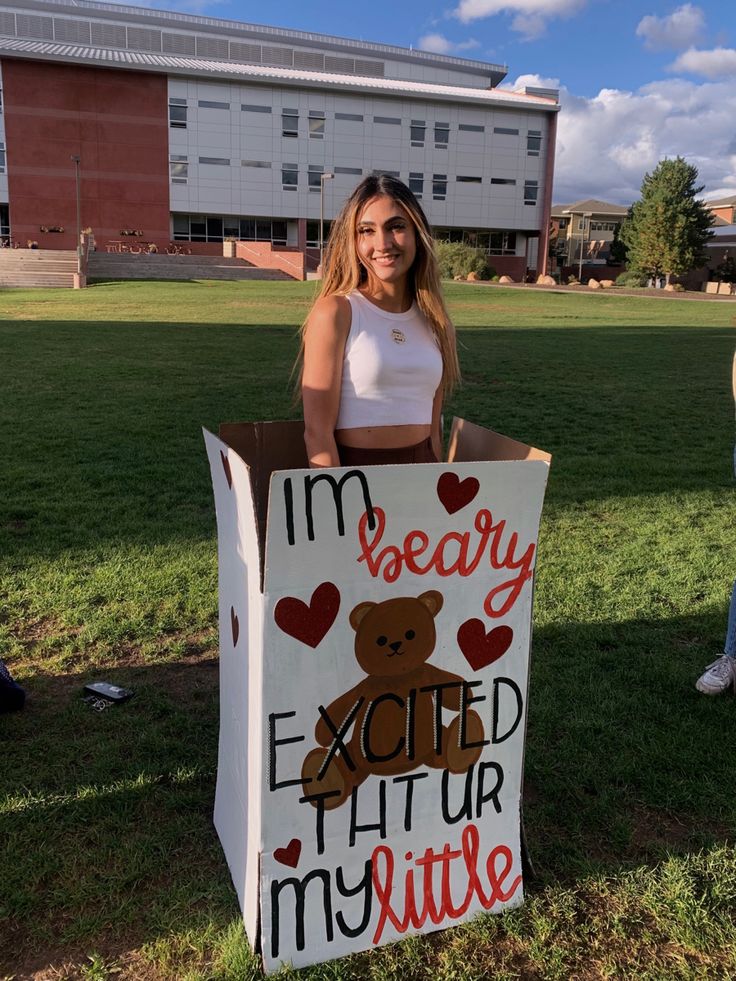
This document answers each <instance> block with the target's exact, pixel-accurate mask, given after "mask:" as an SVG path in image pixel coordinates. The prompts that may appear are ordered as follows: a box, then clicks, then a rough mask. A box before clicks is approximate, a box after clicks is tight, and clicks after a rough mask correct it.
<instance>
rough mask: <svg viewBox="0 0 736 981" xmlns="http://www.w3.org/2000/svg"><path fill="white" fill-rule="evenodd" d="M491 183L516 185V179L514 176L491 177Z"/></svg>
mask: <svg viewBox="0 0 736 981" xmlns="http://www.w3.org/2000/svg"><path fill="white" fill-rule="evenodd" d="M491 184H512V185H513V186H514V187H515V186H516V181H515V180H514V178H513V177H491Z"/></svg>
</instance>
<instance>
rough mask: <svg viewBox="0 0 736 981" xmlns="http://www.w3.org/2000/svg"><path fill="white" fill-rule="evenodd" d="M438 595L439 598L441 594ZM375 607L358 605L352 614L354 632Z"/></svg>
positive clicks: (367, 604) (363, 604) (367, 603)
mask: <svg viewBox="0 0 736 981" xmlns="http://www.w3.org/2000/svg"><path fill="white" fill-rule="evenodd" d="M437 595H438V596H439V593H438V594H437ZM375 605H376V604H375V603H371V602H369V601H366V602H365V603H358V605H357V606H356V607H355V609H354V610H353V611H352V612H351V614H350V626H351V627H352V628H353V630H357V629H358V627H359V626H360V623H361V620H362V619H363V617H364V616H365V615H366V613H367V612H368V611H369V610H372V609H373V607H374V606H375Z"/></svg>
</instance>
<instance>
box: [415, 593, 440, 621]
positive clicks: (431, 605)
mask: <svg viewBox="0 0 736 981" xmlns="http://www.w3.org/2000/svg"><path fill="white" fill-rule="evenodd" d="M418 599H419V602H420V603H424V605H425V606H426V607H427V609H428V610H429V612H430V613H431V614H432V616H433V617H436V616H437V614H438V613H439V612H440V610H441V609H442V604H443V603H444V602H445V601H444V600H443V599H442V593H438V592H437V590H436V589H429V590H427V592H426V593H422V595H421V596H419V597H418Z"/></svg>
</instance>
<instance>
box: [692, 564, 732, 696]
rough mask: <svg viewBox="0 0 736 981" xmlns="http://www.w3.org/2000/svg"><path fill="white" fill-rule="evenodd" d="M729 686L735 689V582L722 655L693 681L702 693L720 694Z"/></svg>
mask: <svg viewBox="0 0 736 981" xmlns="http://www.w3.org/2000/svg"><path fill="white" fill-rule="evenodd" d="M731 686H734V689H735V690H736V582H735V583H734V584H733V590H732V592H731V603H730V605H729V608H728V625H727V627H726V643H725V644H724V647H723V656H722V657H719V658H718V660H717V661H714V662H713V663H712V664H709V665H708V667H707V668H706V669H705V671H704V672H703V674H702V675H701V676H700V677H699V678H698V680H697V681H696V682H695V687H696V688H697V689H698V691H699V692H702V693H703V694H704V695H720V694H721V692H724V691H728V689H729V688H731Z"/></svg>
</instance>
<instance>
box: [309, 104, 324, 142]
mask: <svg viewBox="0 0 736 981" xmlns="http://www.w3.org/2000/svg"><path fill="white" fill-rule="evenodd" d="M324 138H325V114H324V113H323V112H317V111H316V110H314V109H310V110H309V139H310V140H323V139H324Z"/></svg>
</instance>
